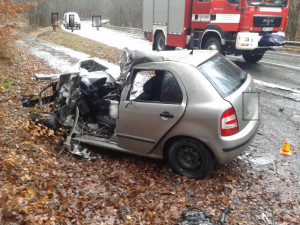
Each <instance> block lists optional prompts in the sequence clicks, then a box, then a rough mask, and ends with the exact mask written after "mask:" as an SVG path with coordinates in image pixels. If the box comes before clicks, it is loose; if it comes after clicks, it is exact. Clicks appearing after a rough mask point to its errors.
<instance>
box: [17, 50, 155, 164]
mask: <svg viewBox="0 0 300 225" xmlns="http://www.w3.org/2000/svg"><path fill="white" fill-rule="evenodd" d="M139 54H141V53H140V52H139V51H135V52H130V51H129V50H128V49H125V50H124V51H123V53H122V55H121V58H120V76H119V77H118V78H117V79H114V77H113V76H112V75H111V74H110V73H108V72H107V70H108V68H107V67H105V66H103V65H102V64H101V63H99V61H97V59H87V60H82V61H80V62H79V63H78V65H77V67H78V68H79V70H78V71H77V72H71V73H64V74H59V75H58V74H54V75H41V74H36V75H35V76H34V77H33V79H35V80H38V81H49V80H55V81H53V82H51V83H50V84H49V85H47V86H45V87H43V88H42V89H41V91H40V92H39V93H38V94H34V95H22V96H21V101H22V105H23V107H34V106H36V105H37V104H38V105H39V106H40V108H42V107H43V105H45V104H49V106H50V112H43V113H33V114H32V115H30V118H31V119H32V121H34V122H36V123H41V124H43V125H45V126H47V127H49V128H51V129H54V130H58V129H59V128H61V127H63V128H66V129H68V130H69V132H68V136H67V138H66V141H65V142H64V143H63V148H62V149H61V151H60V152H59V154H61V153H62V152H64V151H68V152H71V153H72V154H75V155H79V156H82V157H84V158H87V159H92V157H90V156H89V153H88V152H87V150H86V149H84V150H81V149H80V147H79V145H78V143H79V142H81V141H82V139H80V138H79V137H82V136H84V135H85V136H86V137H87V138H88V141H87V140H86V141H83V142H84V143H88V144H94V145H96V146H97V144H95V142H97V141H98V142H99V140H100V141H104V142H105V141H108V140H109V139H110V138H112V136H113V134H114V130H115V120H116V119H117V118H118V105H119V100H120V94H121V91H122V87H123V85H122V84H123V83H124V82H125V81H126V79H127V77H128V75H129V74H130V71H131V68H132V67H133V66H134V65H135V64H137V63H142V62H144V61H145V62H149V61H151V60H153V59H149V58H147V56H145V55H143V54H141V55H139ZM133 58H134V59H133ZM49 89H52V93H53V94H52V95H51V96H43V93H44V92H45V91H46V90H49ZM93 137H96V138H97V141H96V140H95V139H93ZM79 139H80V140H79ZM104 146H105V143H104Z"/></svg>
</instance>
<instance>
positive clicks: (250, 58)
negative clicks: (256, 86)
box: [242, 53, 265, 63]
mask: <svg viewBox="0 0 300 225" xmlns="http://www.w3.org/2000/svg"><path fill="white" fill-rule="evenodd" d="M264 54H265V53H263V54H249V53H243V54H242V55H243V58H244V60H245V61H246V62H247V63H256V62H258V61H259V60H261V59H262V57H263V56H264Z"/></svg>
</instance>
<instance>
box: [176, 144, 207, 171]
mask: <svg viewBox="0 0 300 225" xmlns="http://www.w3.org/2000/svg"><path fill="white" fill-rule="evenodd" d="M177 157H178V158H177V160H178V163H179V164H180V166H181V167H183V168H185V169H188V170H192V171H194V170H196V169H198V168H199V167H200V166H201V164H202V162H201V156H200V154H199V152H198V151H196V150H195V149H194V148H192V147H189V146H184V147H182V148H180V149H179V151H178V155H177Z"/></svg>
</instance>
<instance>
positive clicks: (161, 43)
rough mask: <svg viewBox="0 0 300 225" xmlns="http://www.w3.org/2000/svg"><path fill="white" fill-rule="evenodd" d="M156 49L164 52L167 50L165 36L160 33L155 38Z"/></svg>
mask: <svg viewBox="0 0 300 225" xmlns="http://www.w3.org/2000/svg"><path fill="white" fill-rule="evenodd" d="M154 45H155V49H156V50H157V51H164V50H166V42H165V35H164V34H163V33H158V34H157V36H156V38H155V43H154Z"/></svg>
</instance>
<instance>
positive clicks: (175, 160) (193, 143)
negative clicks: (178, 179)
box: [168, 138, 215, 179]
mask: <svg viewBox="0 0 300 225" xmlns="http://www.w3.org/2000/svg"><path fill="white" fill-rule="evenodd" d="M168 161H169V163H170V165H171V167H172V169H173V170H174V171H175V172H177V173H179V174H181V175H184V176H187V177H189V178H192V179H202V178H205V177H206V176H207V175H208V174H209V173H210V172H211V171H212V170H213V168H214V166H215V157H214V155H213V154H212V153H211V152H210V150H209V149H208V148H207V147H206V146H205V145H203V144H202V143H201V142H199V141H197V140H195V139H192V138H181V139H177V140H176V141H174V142H173V143H172V144H171V145H170V148H169V150H168Z"/></svg>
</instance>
